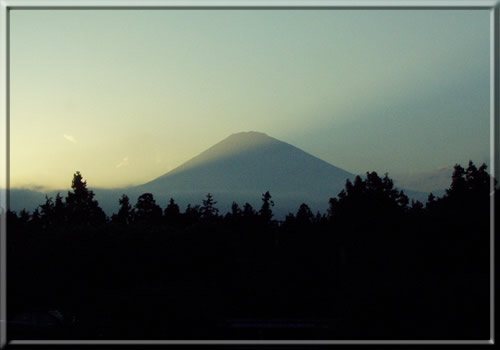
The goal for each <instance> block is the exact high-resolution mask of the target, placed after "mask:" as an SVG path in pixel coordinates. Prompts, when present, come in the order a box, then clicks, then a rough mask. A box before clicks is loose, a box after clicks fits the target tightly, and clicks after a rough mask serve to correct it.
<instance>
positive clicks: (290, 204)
mask: <svg viewBox="0 0 500 350" xmlns="http://www.w3.org/2000/svg"><path fill="white" fill-rule="evenodd" d="M93 191H94V193H95V198H96V199H97V201H98V202H99V206H100V207H101V208H102V209H103V210H104V212H105V213H106V215H108V216H111V215H112V214H113V213H116V212H117V211H118V208H119V203H118V198H120V197H121V196H122V194H126V195H127V196H128V197H129V198H130V201H131V202H132V203H135V202H136V201H137V198H138V197H139V196H140V195H141V194H143V193H144V192H139V191H138V190H137V189H129V188H124V189H104V188H98V189H95V190H93ZM265 191H266V190H263V191H262V192H254V193H249V192H223V191H213V192H210V193H211V194H212V195H213V197H214V199H215V200H216V201H217V204H216V207H217V208H218V209H219V211H220V213H224V214H225V213H227V212H228V211H230V210H231V204H232V202H233V201H236V202H237V203H238V204H239V205H240V207H242V206H243V205H244V204H245V202H248V203H250V204H251V205H252V207H254V208H258V207H259V206H260V204H261V197H262V193H264V192H265ZM338 192H340V190H339V191H338ZM338 192H336V193H335V194H332V195H331V196H329V194H328V193H325V194H324V195H323V196H322V197H320V198H318V197H315V196H311V195H310V194H308V193H295V194H279V193H277V194H276V193H273V192H271V194H272V196H273V201H274V203H275V206H274V207H273V212H274V215H275V218H276V219H277V220H284V219H285V216H286V215H288V213H295V212H296V211H297V209H298V208H299V206H300V205H301V204H302V203H306V204H307V205H308V206H309V207H310V208H311V210H312V211H313V213H316V212H317V211H319V212H320V213H321V214H324V213H326V210H327V208H328V200H329V199H330V198H331V197H336V196H337V194H338ZM404 192H405V194H406V195H407V196H408V198H410V200H415V201H416V200H418V201H420V202H422V203H425V201H426V200H427V197H428V196H429V193H426V192H416V191H404ZM57 193H60V194H61V196H63V197H65V196H66V195H67V193H68V190H58V191H55V190H54V191H50V192H39V191H34V190H29V189H16V188H14V189H11V190H9V196H10V198H9V200H10V206H9V209H10V210H12V211H15V212H20V211H21V210H23V209H26V210H28V211H29V212H33V211H34V210H35V209H36V208H37V207H38V206H39V205H40V204H41V203H44V202H45V196H47V197H49V198H52V199H54V198H55V196H56V195H57ZM444 193H445V190H444V189H443V190H439V191H435V192H433V194H434V195H436V196H438V197H439V196H442V195H443V194H444ZM206 194H207V192H191V193H186V192H182V193H181V192H172V193H153V195H154V197H155V200H156V202H157V203H158V205H160V206H161V207H162V208H165V207H166V206H167V205H168V201H169V200H170V198H174V199H175V201H176V203H177V204H178V205H179V206H180V208H181V210H184V209H185V208H186V207H187V205H188V204H191V205H192V206H194V205H201V202H202V200H203V199H204V198H205V196H206Z"/></svg>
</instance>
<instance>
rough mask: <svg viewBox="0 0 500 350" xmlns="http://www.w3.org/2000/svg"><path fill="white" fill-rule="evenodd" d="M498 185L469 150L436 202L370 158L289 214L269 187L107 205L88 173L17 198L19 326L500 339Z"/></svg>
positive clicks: (11, 216)
mask: <svg viewBox="0 0 500 350" xmlns="http://www.w3.org/2000/svg"><path fill="white" fill-rule="evenodd" d="M490 184H491V176H490V174H489V173H488V172H487V170H486V165H484V164H483V165H481V166H480V167H476V166H475V165H474V164H473V163H472V162H469V164H468V167H467V168H463V167H461V166H460V165H456V166H455V168H454V172H453V174H451V179H450V186H449V188H448V190H447V191H446V194H445V195H443V196H442V197H439V198H438V197H435V196H434V195H432V194H430V195H429V198H428V200H427V202H426V203H420V202H418V201H417V202H414V201H411V202H410V200H409V199H408V197H407V196H406V195H405V193H404V192H403V191H400V190H398V189H397V188H395V187H394V184H393V181H392V180H391V179H390V178H389V177H388V175H387V174H385V175H384V176H383V177H380V176H379V175H378V174H377V173H375V172H368V173H366V176H363V177H360V176H358V177H356V179H355V180H354V181H353V182H351V181H349V180H348V181H347V182H346V184H345V188H344V190H342V191H341V192H340V193H338V194H336V193H332V194H329V193H325V200H326V201H328V200H329V209H328V212H326V213H313V212H312V211H311V210H310V208H309V207H308V205H307V204H306V203H304V204H302V205H301V206H300V207H299V208H297V212H296V213H290V214H289V215H288V216H287V217H286V219H285V220H282V221H278V220H275V218H274V217H273V207H274V203H273V201H272V193H269V192H265V193H263V194H262V205H261V207H258V208H253V207H252V206H251V205H250V204H248V203H235V202H234V203H233V206H232V209H231V211H230V212H228V213H220V212H219V211H218V209H217V202H216V200H217V198H213V197H212V196H211V195H210V194H207V196H206V198H204V199H203V202H202V205H188V206H187V208H184V210H181V208H179V206H178V205H177V204H176V202H175V199H171V200H170V203H169V205H168V206H167V207H166V208H161V207H160V206H159V205H157V204H156V202H155V199H154V196H153V194H151V193H145V194H143V195H141V196H140V197H139V198H138V200H137V203H135V204H133V203H130V200H129V198H128V197H127V196H126V195H123V196H122V197H121V198H119V199H117V200H119V204H120V209H119V211H118V212H117V213H115V214H113V215H112V216H111V217H107V216H106V214H105V213H104V211H103V210H102V209H101V208H100V207H99V203H98V202H97V201H96V200H95V199H94V193H93V191H91V190H89V189H88V188H87V184H86V182H85V181H84V179H83V177H82V175H81V174H80V173H79V172H76V173H75V175H74V177H73V180H72V190H71V191H69V192H68V193H67V196H65V197H63V196H61V195H57V196H56V197H55V198H46V201H45V203H44V204H41V205H40V206H39V207H38V208H37V209H36V210H35V211H33V212H31V213H30V212H28V211H25V210H24V211H22V212H20V213H15V212H12V211H8V212H7V305H8V309H7V312H8V318H7V319H8V333H7V336H8V337H9V338H10V339H11V340H12V339H387V340H388V339H391V340H392V339H399V340H402V339H410V340H418V339H421V340H433V339H442V340H450V339H470V340H477V339H489V338H490V198H491V194H490V191H491V185H490ZM329 197H331V198H330V199H329Z"/></svg>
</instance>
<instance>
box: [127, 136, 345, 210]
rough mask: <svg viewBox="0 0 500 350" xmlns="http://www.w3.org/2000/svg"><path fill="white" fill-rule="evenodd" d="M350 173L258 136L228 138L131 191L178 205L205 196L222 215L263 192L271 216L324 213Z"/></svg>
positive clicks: (256, 203)
mask: <svg viewBox="0 0 500 350" xmlns="http://www.w3.org/2000/svg"><path fill="white" fill-rule="evenodd" d="M354 177H355V175H354V174H352V173H349V172H347V171H345V170H343V169H341V168H338V167H336V166H333V165H331V164H329V163H327V162H325V161H323V160H321V159H319V158H317V157H315V156H313V155H311V154H309V153H307V152H304V151H302V150H300V149H299V148H297V147H295V146H292V145H290V144H288V143H285V142H282V141H280V140H277V139H275V138H273V137H269V136H267V135H266V134H264V133H259V132H253V131H252V132H241V133H237V134H233V135H231V136H229V137H227V138H226V139H224V140H222V141H221V142H219V143H217V144H215V145H214V146H212V147H210V148H209V149H207V150H206V151H204V152H202V153H201V154H199V155H198V156H196V157H194V158H192V159H191V160H189V161H187V162H186V163H184V164H182V165H181V166H179V167H177V168H175V169H173V170H171V171H170V172H168V173H166V174H164V175H162V176H160V177H158V178H156V179H154V180H153V181H151V182H148V183H146V184H143V185H140V186H137V187H135V188H134V189H133V190H134V192H137V193H145V192H151V193H153V194H154V195H155V197H160V196H168V197H169V198H170V197H173V198H174V199H175V200H176V201H178V202H179V203H180V204H181V206H182V205H187V203H191V204H196V203H200V202H201V200H202V199H203V198H205V195H206V194H207V193H208V192H210V193H211V194H212V195H213V196H214V198H215V200H217V201H218V207H219V209H221V211H222V212H225V211H227V210H229V208H230V205H231V202H232V201H233V200H234V201H236V202H238V203H239V204H240V206H242V205H243V204H244V203H245V202H249V203H250V204H252V206H254V208H259V207H260V205H261V200H260V198H261V195H262V194H263V193H265V192H266V191H269V192H270V193H271V195H272V196H273V200H274V202H275V211H276V212H277V213H279V214H282V215H286V214H287V213H288V212H290V211H293V212H295V211H296V210H297V208H298V206H299V205H300V204H301V203H303V202H305V203H307V204H308V205H310V206H311V208H312V209H314V210H321V211H323V210H325V209H326V207H327V205H328V199H329V198H330V197H334V196H336V195H337V194H338V193H339V192H340V190H342V188H343V187H344V185H345V181H346V179H353V178H354Z"/></svg>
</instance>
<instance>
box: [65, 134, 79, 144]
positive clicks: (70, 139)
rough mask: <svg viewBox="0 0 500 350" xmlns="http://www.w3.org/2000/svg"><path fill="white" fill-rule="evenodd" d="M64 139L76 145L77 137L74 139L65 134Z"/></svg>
mask: <svg viewBox="0 0 500 350" xmlns="http://www.w3.org/2000/svg"><path fill="white" fill-rule="evenodd" d="M64 138H65V139H66V140H68V141H69V142H72V143H76V139H75V137H74V136H72V135H66V134H64Z"/></svg>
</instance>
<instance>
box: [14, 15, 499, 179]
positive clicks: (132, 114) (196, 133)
mask: <svg viewBox="0 0 500 350" xmlns="http://www.w3.org/2000/svg"><path fill="white" fill-rule="evenodd" d="M489 16H490V14H489V11H488V10H208V11H207V10H12V11H11V12H10V186H11V188H19V187H22V188H40V187H44V188H47V189H49V188H50V189H62V188H68V187H69V186H70V184H71V179H72V175H73V173H74V172H75V171H77V170H78V171H81V172H82V174H83V176H84V178H86V179H87V181H88V184H89V185H90V186H91V187H108V188H109V187H122V186H128V185H132V184H141V183H145V182H148V181H151V180H152V179H154V178H156V177H158V176H160V175H162V174H164V173H166V172H168V171H169V170H172V169H173V168H175V167H177V166H179V165H181V164H182V163H184V162H185V161H187V160H189V159H190V158H192V157H194V156H196V155H197V154H199V153H201V152H202V151H204V150H205V149H207V148H208V147H210V146H212V145H214V144H215V143H217V142H219V141H221V140H222V139H224V138H226V137H228V136H229V135H231V134H233V133H237V132H242V131H259V132H264V133H266V134H268V135H269V136H272V137H275V138H277V139H279V140H281V141H284V142H287V143H290V144H292V145H294V146H296V147H299V148H301V149H303V150H304V151H306V152H309V153H311V154H313V155H314V156H316V157H319V158H321V159H323V160H325V161H327V162H330V163H332V164H333V165H335V166H338V167H341V168H343V169H345V170H347V171H350V172H352V173H364V172H366V171H372V170H375V171H377V172H379V173H385V172H388V173H389V175H390V176H391V175H393V176H395V177H397V178H398V179H401V180H402V181H403V180H405V179H406V180H408V179H410V178H412V179H413V180H414V177H415V176H416V174H419V173H425V174H429V173H432V172H433V171H441V172H442V169H443V168H446V167H451V166H453V165H454V164H455V163H460V164H463V165H465V163H466V162H468V160H469V159H472V160H473V161H474V162H476V163H482V162H488V160H489V157H490V155H489V150H490V128H489V126H490V116H489V108H490V107H489V106H490V100H489V99H490V92H489V87H490V72H489V68H490V62H489V59H490V52H489V45H490V34H489V29H490V24H489V18H490V17H489ZM450 175H451V174H450ZM426 176H427V175H426ZM408 181H409V180H408ZM424 187H425V186H424Z"/></svg>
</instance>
